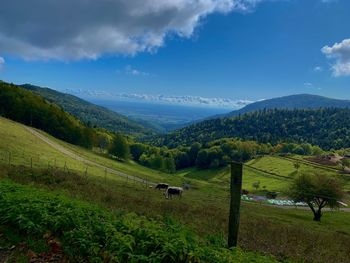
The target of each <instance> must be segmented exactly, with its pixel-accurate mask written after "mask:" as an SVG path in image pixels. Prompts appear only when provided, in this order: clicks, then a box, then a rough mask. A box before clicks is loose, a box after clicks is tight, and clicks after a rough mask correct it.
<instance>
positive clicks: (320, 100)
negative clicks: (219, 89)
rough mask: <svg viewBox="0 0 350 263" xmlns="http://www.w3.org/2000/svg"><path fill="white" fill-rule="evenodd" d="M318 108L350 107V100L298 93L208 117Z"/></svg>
mask: <svg viewBox="0 0 350 263" xmlns="http://www.w3.org/2000/svg"><path fill="white" fill-rule="evenodd" d="M318 108H350V100H339V99H332V98H327V97H323V96H318V95H312V94H296V95H290V96H283V97H279V98H273V99H266V100H262V101H257V102H254V103H251V104H248V105H247V106H245V107H243V108H242V109H239V110H235V111H232V112H230V113H228V114H223V115H217V116H213V117H211V118H208V119H214V118H218V117H235V116H239V115H241V114H244V113H248V112H253V111H259V110H264V109H291V110H293V109H318Z"/></svg>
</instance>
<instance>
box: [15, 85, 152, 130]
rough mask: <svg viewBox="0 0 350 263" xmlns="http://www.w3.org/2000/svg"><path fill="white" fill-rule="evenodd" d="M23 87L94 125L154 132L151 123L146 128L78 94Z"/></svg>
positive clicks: (111, 128)
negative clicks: (77, 95)
mask: <svg viewBox="0 0 350 263" xmlns="http://www.w3.org/2000/svg"><path fill="white" fill-rule="evenodd" d="M21 87H22V88H24V89H27V90H30V91H33V92H34V93H37V94H39V95H40V96H42V97H44V98H45V99H46V100H48V101H50V102H52V103H55V104H57V105H59V106H61V107H62V108H63V109H64V110H65V111H67V112H69V113H70V114H72V115H74V116H75V117H77V118H78V119H80V120H82V121H83V122H85V123H89V124H91V125H92V126H97V127H101V128H105V129H107V130H110V131H113V132H120V133H124V134H130V135H149V134H152V133H154V131H153V130H152V129H150V128H149V127H151V125H147V128H146V125H145V126H143V125H142V124H139V123H137V122H135V121H133V120H130V119H128V118H127V117H125V116H123V115H121V114H118V113H116V112H114V111H111V110H109V109H106V108H104V107H101V106H97V105H95V104H92V103H90V102H87V101H85V100H83V99H80V98H78V97H76V96H73V95H70V94H65V93H61V92H58V91H55V90H52V89H49V88H42V87H38V86H34V85H30V84H25V85H21Z"/></svg>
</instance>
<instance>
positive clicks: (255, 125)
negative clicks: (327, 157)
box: [146, 108, 350, 150]
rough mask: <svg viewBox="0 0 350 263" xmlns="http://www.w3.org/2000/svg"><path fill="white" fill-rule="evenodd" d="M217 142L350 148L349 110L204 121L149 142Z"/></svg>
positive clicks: (276, 112)
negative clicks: (291, 143) (230, 141)
mask: <svg viewBox="0 0 350 263" xmlns="http://www.w3.org/2000/svg"><path fill="white" fill-rule="evenodd" d="M220 138H240V139H243V140H252V141H256V142H259V143H271V144H272V145H276V144H278V143H282V142H293V143H310V144H312V145H318V146H320V147H321V148H323V149H325V150H330V149H341V148H348V147H350V109H347V108H344V109H341V108H324V109H299V110H286V109H285V110H283V109H270V110H261V111H256V112H252V113H246V114H243V115H240V116H237V117H231V118H218V119H213V120H207V121H203V122H200V123H197V124H193V125H191V126H188V127H185V128H183V129H180V130H177V131H175V132H172V133H170V134H166V135H163V136H155V137H152V138H148V139H147V140H146V141H148V142H151V143H152V144H153V145H156V146H164V145H165V146H167V147H169V148H175V147H178V146H180V145H183V146H189V145H191V144H193V143H195V142H199V143H201V144H205V143H208V142H210V141H213V140H217V139H220Z"/></svg>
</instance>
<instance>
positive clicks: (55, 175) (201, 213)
mask: <svg viewBox="0 0 350 263" xmlns="http://www.w3.org/2000/svg"><path fill="white" fill-rule="evenodd" d="M30 130H31V128H28V127H25V126H24V125H22V124H19V123H16V122H13V121H10V120H8V119H5V118H0V163H1V164H0V167H1V169H0V187H1V191H2V194H3V195H2V198H6V202H5V201H4V202H0V204H2V209H5V208H6V211H13V213H11V216H13V218H12V219H13V220H9V219H8V217H6V218H7V220H8V221H6V222H7V223H6V224H5V223H4V222H5V221H4V220H2V221H1V224H0V233H2V234H3V233H4V234H3V235H0V244H1V246H2V248H5V251H7V250H6V248H11V249H13V250H17V249H18V250H20V249H22V250H23V245H22V244H23V243H22V242H29V243H30V244H29V245H31V246H30V247H29V248H28V249H34V250H33V251H34V252H36V253H37V254H38V255H39V254H40V253H41V252H42V250H40V249H42V248H43V246H38V245H37V244H38V243H35V242H41V243H39V244H42V242H43V241H40V240H41V237H43V233H41V232H39V235H38V236H32V235H30V236H29V235H28V232H27V231H26V230H27V228H28V227H29V228H30V227H31V226H33V225H34V226H35V230H38V231H40V230H41V229H42V230H43V231H44V233H47V232H48V231H50V233H52V234H54V235H55V237H57V238H60V241H62V246H63V247H64V248H67V249H70V248H72V249H73V245H74V246H76V245H79V244H80V243H79V242H76V241H75V240H76V239H74V242H73V243H70V240H72V239H67V238H64V236H62V232H60V231H57V229H58V228H57V225H58V224H57V222H59V225H60V227H61V226H62V227H64V226H65V224H64V223H65V222H73V225H72V226H71V225H68V228H69V229H70V230H71V229H74V231H73V232H74V236H71V237H72V238H73V237H74V238H79V240H80V241H84V243H83V245H84V246H85V245H88V247H89V248H90V243H89V244H87V243H85V241H87V242H90V241H91V240H93V238H92V237H96V235H97V234H95V233H96V232H95V230H97V231H98V233H99V234H98V237H100V236H99V235H101V234H102V235H104V232H103V233H102V232H101V231H100V230H101V227H100V225H101V224H100V223H101V218H102V217H98V221H97V223H96V224H95V223H93V224H91V222H95V221H92V220H91V219H93V218H95V217H94V215H96V216H99V215H100V212H99V211H102V210H101V209H103V211H105V212H103V213H104V214H105V213H113V216H116V217H118V218H121V217H124V216H126V223H127V225H128V226H131V225H135V227H136V230H135V231H132V232H129V233H130V235H131V236H128V237H129V238H133V237H135V240H137V241H139V240H143V239H142V238H141V234H142V235H143V234H144V233H148V231H149V230H152V229H154V228H153V227H152V226H153V225H154V224H152V225H150V224H149V223H147V222H148V219H150V218H151V221H152V222H155V223H156V224H158V225H159V226H164V225H165V226H169V227H171V228H170V229H165V231H171V229H172V226H174V224H173V223H172V222H174V219H175V222H176V225H177V226H181V225H182V224H185V225H186V228H188V229H189V230H191V231H193V232H194V233H195V234H196V236H198V238H200V240H201V242H203V243H202V244H207V245H210V246H211V245H213V246H214V245H215V247H213V248H214V249H216V250H217V251H222V252H224V251H223V249H224V247H225V240H224V238H225V235H226V233H227V229H226V227H227V224H228V222H227V220H228V202H227V190H228V187H229V185H228V184H229V179H230V171H229V169H228V168H222V169H212V170H210V171H209V170H197V169H186V170H183V171H180V172H179V173H177V174H175V175H173V176H169V175H167V174H164V173H160V172H156V171H154V170H150V169H148V168H144V167H141V166H139V165H137V164H134V163H131V162H130V163H121V162H116V161H115V160H111V159H108V158H104V157H103V156H100V155H97V154H94V152H92V151H89V150H87V149H84V148H81V147H78V146H74V145H70V144H68V143H66V142H63V141H60V140H57V139H55V138H53V137H51V136H49V135H48V134H46V133H44V132H41V131H38V130H36V132H37V133H40V134H41V135H42V136H44V137H46V138H47V140H49V141H51V142H54V143H55V144H58V145H61V146H62V147H63V148H64V151H58V150H57V148H55V147H52V145H51V144H48V143H47V142H46V141H44V140H43V139H42V138H41V137H38V136H35V135H34V134H33V133H31V132H30ZM9 152H11V153H12V154H11V166H9V165H8V161H9V158H8V157H9ZM68 152H73V153H75V154H77V155H79V156H80V158H76V157H74V158H73V157H69V155H68ZM84 159H86V160H88V162H87V161H86V160H85V161H84ZM31 161H33V169H31V164H32V163H31ZM293 164H294V162H293V161H289V160H285V159H280V158H277V157H268V156H267V157H263V158H261V159H258V160H252V161H251V162H249V166H247V167H246V168H245V169H244V176H243V178H244V179H243V180H244V182H243V185H244V187H246V188H248V189H249V190H252V191H254V190H253V187H252V183H253V182H256V181H257V180H258V181H260V182H261V184H262V186H266V189H267V190H275V191H282V189H283V188H285V187H287V186H288V181H287V180H285V179H284V177H278V176H274V175H271V174H269V172H274V173H277V174H281V175H284V176H285V177H291V178H292V176H293V173H295V167H294V165H293ZM101 166H102V167H101ZM106 166H107V167H108V170H107V171H108V173H107V176H106V173H105V171H106V170H105V168H104V167H106ZM64 167H68V168H69V176H67V173H68V172H67V169H65V168H64ZM251 167H254V169H252V168H251ZM86 168H88V170H85V169H86ZM109 169H114V170H119V171H120V172H123V173H126V174H129V175H130V176H131V175H133V176H138V177H139V178H145V179H146V180H150V179H151V180H152V181H163V182H169V183H171V184H173V185H180V184H181V182H190V183H191V185H192V186H193V189H191V190H188V191H186V193H185V194H184V196H183V198H181V199H177V198H175V199H173V200H167V199H165V198H164V196H163V195H162V194H161V193H160V192H159V191H156V190H154V189H151V188H149V187H145V185H144V184H142V183H139V182H137V181H136V182H135V181H132V180H129V181H127V180H125V177H124V178H123V177H121V176H116V174H112V173H111V172H110V170H109ZM257 169H259V170H257ZM300 170H301V171H312V170H313V168H312V167H310V166H308V165H306V164H304V163H302V164H301V167H300ZM85 171H87V175H86V174H85ZM264 171H267V173H266V172H264ZM318 171H320V169H318ZM39 189H40V190H39ZM264 189H265V188H264ZM259 191H260V190H259ZM49 192H51V193H49ZM28 198H29V200H31V201H30V202H28ZM73 199H74V200H73ZM2 200H5V199H2ZM10 202H11V203H10ZM52 202H54V203H52ZM77 202H78V203H79V204H78V205H76V204H77ZM81 202H84V204H82V203H81ZM11 204H13V205H11ZM5 205H7V207H5ZM52 206H55V207H59V209H57V212H56V210H53V209H52ZM95 207H98V209H97V210H96V209H95ZM66 208H67V209H66ZM90 208H94V210H93V211H92V210H91V209H90ZM9 209H10V210H9ZM18 209H19V210H18ZM81 209H84V210H83V211H84V212H82V210H81ZM85 211H87V212H85ZM53 212H54V215H53V214H52V213H53ZM90 212H91V213H90ZM130 212H132V213H133V215H132V216H131V217H130V216H129V213H130ZM25 213H27V214H25ZM96 213H97V214H96ZM18 214H22V215H25V220H26V221H25V222H29V223H28V224H26V223H23V224H20V225H19V224H14V223H13V222H18V221H16V220H17V219H18V220H20V219H23V218H24V217H19V216H18ZM1 215H3V213H2V214H1ZM41 215H48V216H41ZM80 215H82V216H83V217H80ZM89 215H91V217H90V216H89ZM85 216H88V218H87V217H85ZM349 216H350V214H349V213H346V212H342V211H332V212H325V214H324V221H323V222H322V224H314V222H312V220H311V219H310V212H309V211H304V210H302V209H281V208H276V207H270V206H265V205H260V204H255V203H248V202H243V203H242V214H241V227H240V240H239V242H240V247H241V248H242V249H244V250H243V251H241V250H238V253H239V254H237V253H235V251H232V253H234V254H233V255H234V261H230V260H227V259H226V258H225V257H223V260H224V262H240V260H241V261H242V262H251V261H253V259H254V261H256V262H270V260H272V261H273V259H270V258H269V257H268V258H261V256H260V255H259V254H251V252H249V251H256V252H263V253H264V254H271V255H274V256H276V257H277V259H279V260H286V259H290V261H287V262H293V261H292V260H295V261H296V262H300V261H303V260H304V261H305V260H307V262H324V260H325V259H327V261H329V262H333V261H334V260H336V261H337V262H347V261H346V260H347V259H348V257H349V253H350V251H349V246H348V244H349ZM77 217H79V218H80V219H81V220H83V222H87V223H86V225H82V224H80V223H79V222H80V219H79V220H75V219H78V218H77ZM4 218H5V216H3V218H2V219H4ZM71 218H74V220H70V219H71ZM103 218H105V217H103ZM108 218H109V216H108ZM108 218H107V219H108ZM124 218H125V217H124ZM61 219H62V220H63V219H64V220H63V221H62V220H61ZM28 220H29V221H28ZM31 222H33V224H31ZM108 222H109V220H106V221H103V225H104V224H105V223H107V224H108ZM123 222H125V221H123ZM140 222H144V223H142V224H141V225H142V227H139V226H140V224H139V223H140ZM177 222H178V223H177ZM180 223H181V224H180ZM9 224H11V229H10V228H9V226H10V225H9ZM118 225H119V224H118ZM95 226H96V227H97V228H94V227H95ZM120 226H123V224H122V225H120ZM18 227H21V228H20V229H21V231H20V230H19V229H18ZM4 229H6V230H9V231H6V232H2V230H4ZM30 229H33V228H30ZM60 229H62V228H60ZM111 229H112V228H109V231H108V233H112V232H110V230H111ZM176 229H177V228H176ZM11 230H13V231H11ZM63 230H64V231H66V230H67V228H65V229H63ZM90 230H92V231H93V232H91V231H90ZM138 230H140V231H138ZM31 231H32V230H31ZM30 233H33V232H30ZM113 233H114V232H113ZM137 233H140V235H138V234H137ZM159 233H163V231H158V230H157V231H156V232H153V234H154V235H152V240H155V241H159V242H164V240H163V239H162V238H161V236H159V235H160V234H159ZM181 233H183V232H181ZM252 233H253V234H252ZM339 233H342V234H339ZM12 234H16V235H15V236H11V235H12ZM21 234H22V235H21ZM197 234H198V235H197ZM18 235H20V236H18ZM116 235H117V236H118V234H116ZM10 237H12V239H10ZM65 237H67V236H65ZM110 237H111V238H115V235H114V234H113V235H111V236H110ZM158 237H159V239H158ZM30 238H32V239H33V240H29V241H28V239H30ZM155 238H156V239H155ZM38 240H39V241H38ZM94 240H95V239H94ZM103 240H105V239H104V238H98V242H100V241H102V242H104V241H103ZM122 240H125V239H122ZM127 240H129V239H127ZM147 240H148V241H149V238H148V239H147ZM271 240H273V241H274V242H271ZM315 240H316V242H315ZM318 240H321V241H318ZM44 241H45V240H44ZM148 241H147V244H150V243H149V242H148ZM4 242H5V243H4ZM191 242H193V241H191ZM4 244H6V246H4ZM94 244H95V243H94ZM107 244H110V242H107ZM117 244H118V247H119V246H120V245H121V244H124V243H121V244H119V243H117ZM131 244H135V242H132V243H131ZM191 244H192V243H191ZM266 244H269V246H266ZM285 244H288V246H286V245H285ZM135 246H136V245H135ZM135 246H134V245H132V247H135ZM179 246H180V247H181V248H183V246H184V244H183V243H181V244H180V245H179ZM101 247H102V248H105V246H104V243H103V244H102V246H98V248H101ZM290 247H293V248H295V249H290ZM44 248H45V247H44ZM74 248H76V247H74ZM85 248H86V247H85ZM306 248H307V249H306ZM22 250H21V251H22ZM2 251H3V250H2ZM65 251H66V252H67V250H65ZM88 251H90V252H89V253H91V251H95V250H88ZM99 251H100V249H99V250H98V252H99ZM115 251H119V250H118V249H116V250H115V249H114V250H113V253H114V252H115ZM152 251H153V250H152ZM171 251H173V249H171ZM175 251H177V250H175ZM180 251H182V250H180ZM247 251H248V252H247ZM318 251H324V253H322V254H319V253H317V252H318ZM74 252H75V253H74V254H73V256H82V257H84V256H85V257H87V255H86V254H81V252H76V251H74ZM26 253H27V250H24V254H26ZM179 253H180V252H179ZM66 255H67V256H69V255H70V254H66ZM103 255H105V253H98V254H96V258H97V259H100V257H101V256H103ZM218 255H221V252H220V254H218ZM237 255H238V256H237ZM237 257H238V258H237ZM225 260H226V261H225ZM85 261H86V260H85ZM96 261H97V262H99V261H98V260H96ZM175 261H176V260H175ZM167 262H171V261H167ZM177 262H178V261H177ZM201 262H220V261H218V260H217V259H216V260H215V259H214V260H203V261H201Z"/></svg>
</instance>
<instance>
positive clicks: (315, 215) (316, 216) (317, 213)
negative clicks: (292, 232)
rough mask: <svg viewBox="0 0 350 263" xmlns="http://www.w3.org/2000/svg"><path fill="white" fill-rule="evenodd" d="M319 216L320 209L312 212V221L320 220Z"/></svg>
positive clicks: (320, 214)
mask: <svg viewBox="0 0 350 263" xmlns="http://www.w3.org/2000/svg"><path fill="white" fill-rule="evenodd" d="M321 216H322V213H321V209H319V210H317V211H316V212H314V221H317V222H320V221H321Z"/></svg>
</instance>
